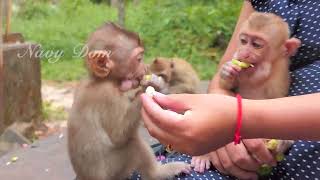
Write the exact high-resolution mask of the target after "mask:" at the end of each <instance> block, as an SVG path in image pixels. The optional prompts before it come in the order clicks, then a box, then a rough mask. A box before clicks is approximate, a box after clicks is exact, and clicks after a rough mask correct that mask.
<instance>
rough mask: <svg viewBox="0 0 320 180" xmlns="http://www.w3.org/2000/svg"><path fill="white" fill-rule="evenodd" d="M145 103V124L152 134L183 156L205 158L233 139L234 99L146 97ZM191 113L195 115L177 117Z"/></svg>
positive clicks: (196, 95) (198, 96)
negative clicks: (184, 154) (202, 155)
mask: <svg viewBox="0 0 320 180" xmlns="http://www.w3.org/2000/svg"><path fill="white" fill-rule="evenodd" d="M141 99H142V104H143V108H142V116H143V120H144V123H145V126H146V127H147V129H148V130H149V132H150V134H151V135H152V136H154V137H155V138H157V139H158V140H159V141H160V142H162V143H163V144H170V145H171V146H172V147H173V149H175V150H178V151H179V152H185V153H188V154H191V155H201V154H205V153H208V152H210V151H212V150H214V149H217V148H219V147H221V146H223V145H225V144H227V143H229V142H231V141H232V139H233V135H234V127H235V124H236V122H235V117H236V108H237V101H236V99H235V98H234V97H230V96H225V95H218V94H193V95H190V94H177V95H168V96H166V95H162V94H159V93H156V94H155V95H154V96H153V97H149V96H147V95H146V94H142V96H141ZM222 103H223V104H224V106H221V104H222ZM167 109H170V111H169V110H167ZM187 110H190V112H191V113H187V114H186V115H178V114H177V113H175V112H181V113H183V112H185V111H187ZM213 139H214V141H213Z"/></svg>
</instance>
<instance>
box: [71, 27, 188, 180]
mask: <svg viewBox="0 0 320 180" xmlns="http://www.w3.org/2000/svg"><path fill="white" fill-rule="evenodd" d="M132 34H133V33H130V32H128V31H126V30H124V29H120V28H119V27H117V26H115V25H114V24H107V25H106V26H103V27H102V28H99V29H98V30H97V31H96V32H95V33H93V35H92V36H91V37H90V38H89V41H88V43H89V46H90V47H99V48H98V50H105V47H106V46H107V45H108V47H109V48H111V49H112V48H113V50H121V52H123V54H116V55H114V56H111V57H107V56H101V57H99V58H90V56H87V65H88V70H89V72H90V76H91V77H90V78H89V79H87V80H84V81H82V82H81V83H80V85H79V87H78V89H77V91H76V93H75V98H74V103H73V105H72V109H71V112H70V116H69V121H68V150H69V156H70V160H71V163H72V166H73V169H74V171H75V172H76V174H77V179H78V180H118V179H119V180H121V179H126V178H128V177H129V176H130V174H131V173H132V172H133V171H134V170H137V171H138V172H140V173H141V176H142V177H143V179H145V180H158V179H166V178H172V177H173V176H174V175H177V174H179V173H181V172H185V171H188V170H189V165H187V164H185V163H182V162H173V163H168V164H166V165H160V164H159V163H158V162H157V161H156V159H155V156H154V155H153V152H152V150H151V148H150V147H149V146H148V145H147V144H146V143H145V142H144V141H143V139H142V138H141V137H140V136H139V134H138V126H139V123H140V120H141V115H140V109H141V102H140V99H139V96H137V94H138V92H139V90H140V88H136V89H135V88H132V89H130V90H126V91H120V86H121V83H122V82H123V81H125V80H126V79H125V78H127V76H126V73H132V74H133V80H139V79H140V78H141V76H143V75H144V73H145V72H144V68H143V62H142V61H138V59H135V58H133V59H128V57H135V56H131V55H132V53H133V52H134V51H135V50H136V49H137V48H140V47H141V43H140V40H139V38H136V36H132ZM118 38H120V39H118ZM124 40H125V41H127V45H126V43H125V42H124ZM110 41H111V42H110ZM122 41H123V42H122ZM95 42H99V43H98V45H97V44H95ZM113 43H114V44H113ZM101 48H102V49H101ZM91 51H93V52H97V51H96V49H94V48H93V49H91ZM128 51H129V52H128ZM99 53H101V52H100V51H99ZM102 54H103V52H102ZM137 62H139V64H137ZM134 63H135V66H133V65H132V64H134ZM108 64H109V65H110V66H108ZM96 69H99V73H98V74H97V73H96V72H92V71H95V70H96ZM115 69H116V70H121V71H115Z"/></svg>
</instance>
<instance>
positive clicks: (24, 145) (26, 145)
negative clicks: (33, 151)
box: [21, 144, 29, 148]
mask: <svg viewBox="0 0 320 180" xmlns="http://www.w3.org/2000/svg"><path fill="white" fill-rule="evenodd" d="M28 146H29V145H28V144H22V145H21V147H22V148H27V147H28Z"/></svg>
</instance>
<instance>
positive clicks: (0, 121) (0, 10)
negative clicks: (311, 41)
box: [0, 1, 5, 134]
mask: <svg viewBox="0 0 320 180" xmlns="http://www.w3.org/2000/svg"><path fill="white" fill-rule="evenodd" d="M2 5H3V1H0V134H1V132H2V131H3V130H4V128H5V126H4V115H3V112H4V111H3V109H4V102H3V54H2V47H3V45H2V17H3V16H2V14H3V6H2Z"/></svg>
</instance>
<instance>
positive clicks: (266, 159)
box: [243, 139, 277, 166]
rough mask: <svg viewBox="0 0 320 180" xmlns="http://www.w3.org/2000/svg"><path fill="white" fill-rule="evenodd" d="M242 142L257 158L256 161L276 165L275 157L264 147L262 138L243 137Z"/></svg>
mask: <svg viewBox="0 0 320 180" xmlns="http://www.w3.org/2000/svg"><path fill="white" fill-rule="evenodd" d="M243 143H244V145H245V146H246V148H247V150H248V151H249V152H250V153H251V154H253V155H254V156H255V158H257V159H258V162H260V163H262V164H268V165H270V166H276V165H277V161H276V159H275V158H274V156H273V155H272V153H271V152H270V151H269V150H268V148H267V147H266V145H265V142H264V140H263V139H244V140H243Z"/></svg>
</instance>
